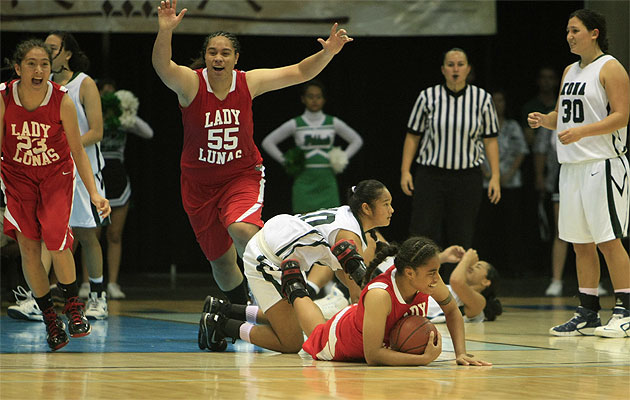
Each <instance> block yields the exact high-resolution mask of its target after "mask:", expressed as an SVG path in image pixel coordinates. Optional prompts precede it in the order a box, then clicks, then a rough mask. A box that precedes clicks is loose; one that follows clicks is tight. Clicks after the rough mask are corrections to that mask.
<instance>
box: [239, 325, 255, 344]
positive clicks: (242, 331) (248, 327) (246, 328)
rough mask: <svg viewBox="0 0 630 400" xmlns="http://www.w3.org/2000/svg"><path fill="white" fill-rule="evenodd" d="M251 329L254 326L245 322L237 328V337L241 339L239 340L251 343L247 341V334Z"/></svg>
mask: <svg viewBox="0 0 630 400" xmlns="http://www.w3.org/2000/svg"><path fill="white" fill-rule="evenodd" d="M253 327H254V324H250V323H247V322H246V323H244V324H243V325H241V327H240V328H239V337H240V338H241V340H244V341H246V342H248V343H251V342H252V341H251V340H250V339H249V333H250V332H251V331H252V328H253Z"/></svg>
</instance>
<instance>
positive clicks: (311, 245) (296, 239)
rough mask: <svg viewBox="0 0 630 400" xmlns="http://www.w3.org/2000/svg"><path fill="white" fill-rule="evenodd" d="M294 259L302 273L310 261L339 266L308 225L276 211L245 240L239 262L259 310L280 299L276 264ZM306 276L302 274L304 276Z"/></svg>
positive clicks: (279, 280) (324, 243)
mask: <svg viewBox="0 0 630 400" xmlns="http://www.w3.org/2000/svg"><path fill="white" fill-rule="evenodd" d="M290 258H293V259H296V260H297V261H298V262H299V263H300V269H301V270H302V274H304V275H305V273H306V272H308V271H309V270H310V269H311V266H312V265H313V264H314V263H316V262H317V263H320V264H323V265H327V266H329V267H330V268H331V269H332V270H333V271H335V270H337V269H341V265H339V262H338V261H337V258H336V257H335V256H334V255H333V254H332V253H331V252H330V245H329V244H328V243H327V242H326V240H325V239H324V237H323V236H322V235H321V234H320V233H319V232H318V231H317V230H315V229H314V228H313V227H312V226H311V225H309V224H307V223H306V222H304V221H302V220H301V219H299V218H297V217H295V216H293V215H286V214H282V215H278V216H275V217H273V218H271V219H270V220H269V221H267V222H266V223H265V226H264V227H263V228H262V229H261V230H260V231H258V232H257V233H256V234H255V235H254V236H253V237H252V238H251V239H250V241H249V242H248V243H247V247H245V253H244V254H243V265H244V269H245V276H246V277H247V282H248V284H249V288H250V290H251V292H252V294H253V296H254V299H255V301H256V304H258V306H259V307H260V308H261V310H262V311H263V312H266V311H267V310H268V309H269V308H271V306H273V305H274V304H276V303H277V302H279V301H280V300H282V295H281V294H280V293H281V292H280V288H281V278H282V273H281V270H280V264H282V261H283V260H286V259H290ZM305 278H306V276H305Z"/></svg>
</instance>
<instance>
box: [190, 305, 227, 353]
mask: <svg viewBox="0 0 630 400" xmlns="http://www.w3.org/2000/svg"><path fill="white" fill-rule="evenodd" d="M226 320H227V319H226V318H225V317H224V316H222V315H221V314H211V313H207V312H204V313H203V314H201V319H200V320H199V334H198V335H197V342H198V344H199V348H200V349H201V350H205V349H208V350H210V351H225V349H227V341H226V340H225V335H224V334H223V330H222V329H221V326H222V324H225V321H226Z"/></svg>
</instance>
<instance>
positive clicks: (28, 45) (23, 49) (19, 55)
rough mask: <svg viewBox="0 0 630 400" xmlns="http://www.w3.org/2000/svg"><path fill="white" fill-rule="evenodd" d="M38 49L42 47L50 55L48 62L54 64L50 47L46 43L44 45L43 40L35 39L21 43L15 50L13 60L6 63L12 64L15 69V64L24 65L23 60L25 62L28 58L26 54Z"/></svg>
mask: <svg viewBox="0 0 630 400" xmlns="http://www.w3.org/2000/svg"><path fill="white" fill-rule="evenodd" d="M36 47H40V48H42V49H44V51H46V54H48V60H49V61H50V63H51V64H52V51H51V50H50V47H48V46H46V43H44V41H43V40H41V39H34V38H33V39H27V40H24V41H22V42H20V43H19V44H18V45H17V47H16V48H15V51H14V52H13V56H12V57H11V60H5V61H6V62H8V63H10V65H11V67H13V66H14V65H15V64H17V65H20V64H21V63H22V60H24V57H26V54H27V53H28V52H29V51H31V50H32V49H34V48H36Z"/></svg>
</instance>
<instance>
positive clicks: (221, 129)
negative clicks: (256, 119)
mask: <svg viewBox="0 0 630 400" xmlns="http://www.w3.org/2000/svg"><path fill="white" fill-rule="evenodd" d="M195 72H196V73H197V76H198V78H199V90H198V91H197V95H196V96H195V98H194V99H193V101H192V103H190V105H188V106H187V107H181V105H180V108H181V110H182V121H183V125H184V147H183V151H182V158H181V168H182V175H185V176H186V177H187V178H189V179H190V180H193V181H197V182H199V183H203V184H205V185H222V184H224V183H226V182H229V181H230V180H231V179H233V178H235V177H237V176H242V175H243V174H248V173H252V172H253V171H255V169H256V166H258V165H261V164H262V157H261V155H260V152H259V151H258V148H257V147H256V145H255V144H254V137H253V136H254V123H253V112H252V97H251V94H250V93H249V87H248V86H247V79H246V74H245V72H243V71H237V70H234V71H232V86H231V87H230V90H229V92H228V94H227V97H226V98H225V99H223V100H220V99H219V98H218V97H217V96H216V95H215V94H214V93H213V91H212V88H211V86H210V82H209V81H208V75H207V68H204V69H198V70H195Z"/></svg>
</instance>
